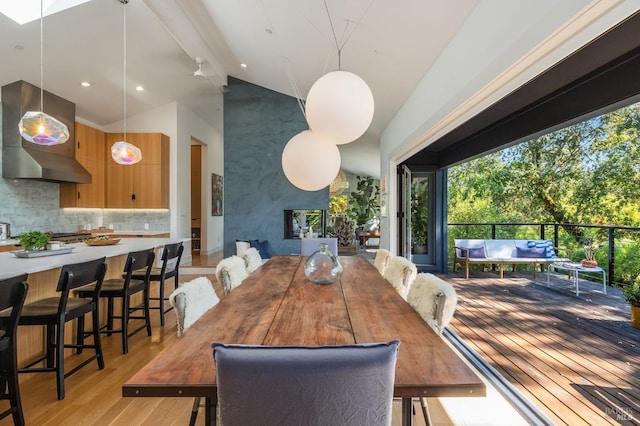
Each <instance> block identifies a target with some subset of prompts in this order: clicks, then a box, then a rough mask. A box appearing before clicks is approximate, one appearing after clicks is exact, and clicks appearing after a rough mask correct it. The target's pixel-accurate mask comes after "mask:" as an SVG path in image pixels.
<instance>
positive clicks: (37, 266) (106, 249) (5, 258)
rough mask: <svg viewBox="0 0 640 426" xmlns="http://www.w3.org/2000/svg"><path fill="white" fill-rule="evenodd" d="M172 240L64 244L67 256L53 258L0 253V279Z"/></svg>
mask: <svg viewBox="0 0 640 426" xmlns="http://www.w3.org/2000/svg"><path fill="white" fill-rule="evenodd" d="M178 241H180V240H177V239H173V238H123V239H121V240H120V242H119V243H118V244H114V245H110V246H88V245H86V244H84V243H73V244H66V245H65V247H66V248H69V247H73V248H74V250H73V251H72V252H71V253H69V254H60V255H55V256H43V257H34V258H26V259H25V258H18V257H16V256H15V255H14V254H13V253H11V252H1V253H0V279H5V278H10V277H13V276H16V275H20V274H24V273H25V272H26V273H29V274H33V273H36V272H42V271H48V270H51V269H55V268H60V267H62V266H64V265H66V264H72V263H80V262H86V261H88V260H93V259H98V258H100V257H102V256H105V257H107V258H110V257H114V256H120V255H123V254H127V253H129V252H131V251H136V250H144V249H148V248H157V247H161V246H164V245H165V244H169V243H174V242H178Z"/></svg>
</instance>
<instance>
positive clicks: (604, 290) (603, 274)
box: [602, 269, 607, 294]
mask: <svg viewBox="0 0 640 426" xmlns="http://www.w3.org/2000/svg"><path fill="white" fill-rule="evenodd" d="M602 292H603V293H604V294H607V279H606V277H605V273H604V269H603V270H602Z"/></svg>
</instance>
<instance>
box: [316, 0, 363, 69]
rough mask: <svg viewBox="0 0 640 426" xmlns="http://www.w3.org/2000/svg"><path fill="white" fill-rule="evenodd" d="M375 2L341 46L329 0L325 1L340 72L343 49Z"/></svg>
mask: <svg viewBox="0 0 640 426" xmlns="http://www.w3.org/2000/svg"><path fill="white" fill-rule="evenodd" d="M374 1H375V0H371V2H370V3H369V6H367V8H366V9H365V11H364V13H363V14H362V16H361V17H360V19H359V20H358V22H356V25H355V27H353V29H352V30H351V32H350V33H349V34H348V35H347V36H346V37H345V40H344V42H342V45H341V44H340V43H339V42H338V37H337V36H336V29H335V27H334V26H333V20H332V19H331V13H329V6H328V5H327V0H324V8H325V10H326V11H327V17H328V18H329V25H330V26H331V34H332V35H333V41H334V42H335V44H336V50H337V51H338V69H339V70H340V69H342V49H344V46H346V44H347V42H348V41H349V39H350V38H351V36H352V35H353V33H354V31H355V30H356V28H358V26H359V25H360V22H362V20H363V19H364V17H365V16H366V14H367V13H368V12H369V9H371V6H373V2H374ZM345 30H346V29H345Z"/></svg>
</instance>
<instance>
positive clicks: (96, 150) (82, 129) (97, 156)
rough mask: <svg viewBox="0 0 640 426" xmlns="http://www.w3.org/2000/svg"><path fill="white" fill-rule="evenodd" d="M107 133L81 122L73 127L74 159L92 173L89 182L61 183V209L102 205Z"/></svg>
mask: <svg viewBox="0 0 640 426" xmlns="http://www.w3.org/2000/svg"><path fill="white" fill-rule="evenodd" d="M105 138H106V134H105V132H103V131H101V130H98V129H94V128H93V127H90V126H87V125H84V124H82V123H76V124H75V139H76V140H75V141H74V142H75V158H76V160H78V162H79V163H80V164H82V166H83V167H84V168H85V169H87V171H88V172H89V173H90V174H91V183H83V184H80V183H63V184H60V207H83V208H102V207H104V206H105V199H106V198H105V194H106V189H105V185H106V180H105V173H106V171H105V160H106V153H107V147H106V139H105Z"/></svg>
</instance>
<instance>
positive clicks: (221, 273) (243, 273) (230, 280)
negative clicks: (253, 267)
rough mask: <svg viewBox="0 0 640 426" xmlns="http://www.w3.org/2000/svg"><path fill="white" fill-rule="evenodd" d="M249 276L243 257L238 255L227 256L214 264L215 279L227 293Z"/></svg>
mask: <svg viewBox="0 0 640 426" xmlns="http://www.w3.org/2000/svg"><path fill="white" fill-rule="evenodd" d="M248 276H249V273H248V272H247V267H246V265H245V263H244V259H242V258H241V257H240V256H229V257H227V258H224V259H222V260H221V261H220V262H218V265H217V266H216V279H217V280H218V283H219V284H220V285H221V286H222V288H223V289H224V293H225V294H228V293H229V292H230V291H231V290H233V289H234V288H236V287H238V286H239V285H240V284H242V281H244V279H245V278H247V277H248Z"/></svg>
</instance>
